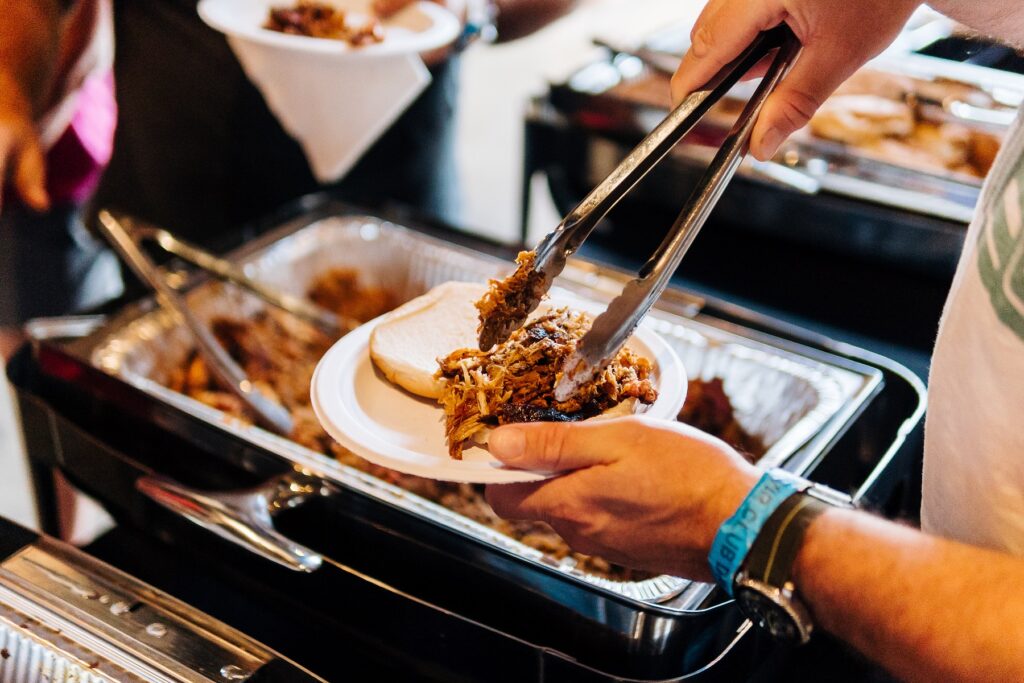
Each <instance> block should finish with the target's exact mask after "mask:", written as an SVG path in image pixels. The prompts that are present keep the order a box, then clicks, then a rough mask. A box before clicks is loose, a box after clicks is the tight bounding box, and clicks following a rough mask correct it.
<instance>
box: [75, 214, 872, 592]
mask: <svg viewBox="0 0 1024 683" xmlns="http://www.w3.org/2000/svg"><path fill="white" fill-rule="evenodd" d="M342 228H345V229H348V230H350V231H353V232H354V233H355V234H358V235H359V236H360V239H364V240H375V239H379V238H380V235H382V234H391V235H392V236H394V237H395V239H402V240H416V241H417V243H418V247H419V249H420V251H419V252H418V253H423V252H426V251H430V250H434V251H435V252H436V253H437V254H440V255H443V260H439V261H438V262H437V263H436V264H435V265H436V266H437V267H438V268H440V269H441V271H442V272H441V273H435V276H436V277H447V278H449V279H451V278H453V277H457V275H455V273H456V272H458V271H457V269H458V268H460V267H462V268H467V267H469V266H470V265H471V264H476V267H477V268H478V269H479V268H480V264H485V265H486V266H487V268H488V273H487V274H488V275H490V276H496V275H498V274H499V273H498V271H497V270H495V269H498V268H504V267H506V266H507V264H505V263H504V262H502V261H500V260H497V259H494V258H493V257H488V256H486V255H483V254H481V253H479V252H476V251H472V250H469V249H465V248H461V247H458V246H456V245H454V244H451V243H449V242H445V241H442V240H439V239H436V238H433V237H430V236H427V235H424V234H422V233H418V232H415V231H412V230H409V229H407V228H402V227H399V226H396V225H393V224H391V223H388V222H386V221H382V220H381V219H378V218H374V217H368V216H354V215H348V216H333V215H331V214H329V213H321V214H314V215H311V216H308V217H306V218H304V219H301V220H299V221H296V222H293V223H291V224H289V225H287V226H285V227H283V228H281V229H280V230H278V231H275V232H273V233H272V234H270V235H269V236H267V237H266V238H264V239H261V240H259V241H257V242H255V243H253V244H250V245H248V246H247V247H245V248H244V249H242V250H240V252H239V253H238V254H236V256H235V257H234V260H236V262H238V263H239V264H241V266H242V267H243V268H245V269H246V270H247V272H249V271H252V272H250V274H256V273H255V271H256V270H258V268H257V264H259V265H260V266H262V267H263V268H266V269H272V268H274V267H275V266H280V265H281V264H282V263H284V262H286V261H287V259H288V258H289V250H301V249H302V248H306V249H310V248H313V247H314V246H316V245H317V243H318V242H319V241H320V240H322V235H321V234H319V233H320V232H322V231H331V230H334V231H338V230H340V229H342ZM430 267H431V265H430V264H429V263H427V264H426V265H422V268H425V269H429V268H430ZM478 272H479V271H478ZM621 277H624V276H623V275H621V274H618V273H616V272H615V271H613V270H611V269H607V268H604V267H600V266H594V265H592V264H588V263H587V262H585V261H575V262H573V263H572V264H571V266H570V268H568V269H567V271H566V273H565V274H564V276H563V278H562V279H561V280H560V281H559V284H560V285H561V286H565V287H567V288H570V289H574V290H576V291H580V292H583V293H586V294H587V295H588V296H592V297H603V296H611V295H614V292H616V291H617V288H618V287H620V286H621V282H617V279H618V278H621ZM211 286H219V285H211ZM697 311H699V306H696V305H694V302H693V301H692V300H690V299H688V298H686V297H685V296H680V295H677V294H673V293H672V292H669V293H668V294H667V295H666V297H665V299H664V300H663V301H662V302H661V304H659V306H658V307H657V308H656V309H655V311H654V317H655V320H656V323H655V324H656V325H657V326H658V327H659V331H662V332H663V333H665V334H668V335H672V334H679V333H683V332H685V331H687V330H689V333H690V334H697V333H696V332H695V330H701V331H703V333H704V335H705V338H706V339H709V340H711V341H710V343H713V344H720V345H721V346H722V347H723V348H724V347H727V346H732V347H736V350H737V351H739V352H741V353H744V352H745V353H757V352H758V349H761V351H762V352H764V351H765V350H767V349H771V351H772V353H771V354H766V357H767V358H771V359H774V360H772V361H771V362H775V363H780V364H783V365H785V366H786V368H787V369H788V371H789V372H796V373H803V374H804V375H805V377H806V379H807V381H808V382H809V383H810V384H811V385H813V386H815V387H816V390H820V391H821V392H824V394H826V395H825V396H824V397H823V400H822V401H820V402H819V404H818V406H819V407H818V409H817V410H815V411H811V413H809V414H808V415H807V416H805V417H804V418H803V419H801V420H800V421H799V422H798V423H797V424H796V425H795V427H796V428H795V429H793V430H792V434H788V435H787V436H786V437H785V438H784V439H782V440H780V442H779V443H777V444H774V445H773V446H772V448H770V449H769V452H768V454H767V455H766V457H765V458H764V459H763V460H762V462H763V463H764V464H765V465H766V466H767V465H782V466H784V467H786V468H787V469H792V470H793V471H794V472H797V473H802V472H805V471H806V470H807V468H808V467H809V466H810V464H811V463H813V462H814V461H815V460H816V458H817V457H818V456H819V455H820V454H821V452H823V450H824V448H825V447H826V446H827V444H828V443H830V441H831V440H832V439H833V438H835V437H836V436H837V434H838V433H839V431H840V430H841V429H842V427H843V426H844V425H845V423H846V422H848V420H849V418H850V417H851V416H852V415H853V414H855V412H856V411H857V410H858V408H859V406H860V405H862V404H863V402H864V401H865V400H867V398H868V397H869V396H870V395H871V393H872V392H873V391H874V389H875V387H876V385H877V383H878V381H879V378H878V377H877V375H876V374H873V373H872V371H871V370H870V368H866V367H865V368H862V369H861V370H862V372H861V374H858V372H854V371H852V370H849V369H845V368H839V367H833V366H830V365H828V364H827V363H825V362H822V361H820V360H817V359H815V358H814V355H813V354H809V353H807V352H806V350H803V351H802V350H801V349H800V348H799V347H796V346H795V345H792V344H789V343H787V342H782V341H781V340H772V339H771V338H768V337H755V336H753V335H752V336H748V337H743V336H740V335H739V334H738V332H739V328H736V329H735V330H728V329H723V328H722V327H716V326H711V325H708V324H705V323H703V322H700V321H694V320H692V319H687V316H692V315H693V314H694V313H696V312H697ZM171 320H172V318H171V316H169V314H167V313H166V312H161V311H152V312H150V313H147V314H144V315H141V316H139V315H138V314H137V313H135V314H133V315H132V317H131V318H130V319H129V320H121V321H114V322H112V323H111V324H110V325H108V326H107V327H106V328H104V330H103V331H102V337H101V341H99V343H98V344H97V345H96V346H95V347H94V348H93V353H92V362H93V363H94V364H95V365H96V366H97V367H99V368H101V369H103V370H105V371H107V372H109V373H111V374H114V375H117V376H119V377H121V378H122V379H124V380H126V381H128V382H130V383H131V384H133V385H135V386H137V387H139V388H140V389H142V390H143V391H145V392H147V393H149V394H151V395H153V396H154V397H156V398H158V399H159V400H162V401H165V402H166V403H168V404H170V405H172V406H175V407H177V408H179V409H180V410H182V411H184V412H186V413H188V414H191V415H193V416H195V417H198V418H199V419H202V420H204V421H205V422H208V423H211V424H213V425H216V426H217V427H218V428H220V429H223V430H226V431H228V432H231V433H232V434H235V435H237V436H239V437H241V438H243V439H245V440H246V441H248V442H250V443H253V444H255V445H258V446H260V447H263V448H265V449H267V450H269V451H271V452H273V453H276V454H278V455H279V456H281V457H282V458H284V459H285V460H287V461H289V462H291V463H292V464H293V465H294V466H295V467H296V468H298V469H299V470H301V471H302V472H303V473H305V474H307V475H311V476H313V477H317V478H320V479H323V480H325V481H328V482H334V483H337V484H340V485H342V486H345V487H348V488H351V489H355V490H357V491H360V492H362V493H364V494H367V495H369V496H371V497H373V498H375V499H377V500H380V501H383V502H385V503H387V504H389V505H392V506H394V507H397V508H399V509H402V510H405V511H407V512H410V513H412V514H415V515H416V516H418V517H421V518H424V519H426V520H428V521H431V522H433V523H436V524H440V525H442V526H444V527H446V528H448V529H449V530H452V531H454V532H456V533H459V534H461V535H463V536H467V537H469V538H471V539H473V540H475V541H478V542H483V543H485V544H487V545H490V546H493V547H496V548H498V549H500V550H502V551H505V552H507V553H510V554H512V555H514V556H516V557H519V558H521V559H523V560H526V561H528V562H532V563H535V564H537V565H540V566H542V567H546V568H548V569H549V570H553V571H556V572H558V573H560V574H562V575H564V576H567V577H569V578H572V579H575V580H578V581H581V582H583V583H585V584H587V585H590V586H593V587H596V588H599V589H603V590H606V591H608V592H610V593H612V594H615V595H618V596H621V597H624V598H627V599H630V600H634V601H638V602H641V603H645V604H662V605H664V606H667V607H670V608H672V609H678V610H689V609H696V608H698V607H699V606H700V605H701V603H703V602H704V600H705V599H706V598H707V596H708V595H709V593H710V591H711V587H710V586H708V585H706V584H697V583H693V582H690V581H687V580H683V579H679V578H676V577H669V576H660V577H655V578H653V579H648V580H645V581H638V582H616V581H611V580H609V579H605V578H602V577H599V576H595V575H592V574H588V573H585V572H583V571H581V570H579V569H578V568H576V567H575V566H573V565H572V564H571V563H567V562H560V561H558V560H555V559H554V558H552V557H550V556H547V555H545V554H544V553H542V552H541V551H539V550H536V549H533V548H531V547H529V546H526V545H524V544H522V543H520V542H518V541H516V540H514V539H512V538H511V537H509V536H506V535H504V534H502V533H499V532H497V531H495V530H493V529H491V528H489V527H486V526H484V525H482V524H479V523H477V522H474V521H472V520H470V519H469V518H467V517H464V516H463V515H461V514H459V513H456V512H453V511H452V510H449V509H447V508H445V507H443V506H441V505H439V504H436V503H433V502H430V501H428V500H426V499H424V498H421V497H419V496H417V495H415V494H413V493H410V492H408V491H406V490H404V489H402V488H400V487H398V486H394V485H391V484H388V483H386V482H383V481H381V480H379V479H377V478H375V477H373V476H371V475H368V474H366V473H363V472H360V471H358V470H356V469H353V468H350V467H347V466H345V465H342V464H341V463H340V462H338V461H336V460H334V459H332V458H330V457H328V456H326V455H323V454H321V453H318V452H315V451H313V450H310V449H308V448H305V447H303V446H301V445H299V444H297V443H295V442H293V441H290V440H287V439H284V438H281V437H278V436H275V435H273V434H271V433H269V432H267V431H265V430H263V429H259V428H257V427H253V426H249V425H246V424H243V423H241V422H240V421H237V420H232V419H230V418H226V417H225V415H224V414H223V413H221V412H220V411H218V410H216V409H214V408H211V407H209V406H206V405H204V404H201V403H199V402H198V401H196V400H194V399H192V398H189V397H187V396H184V395H182V394H178V393H176V392H173V391H171V390H169V389H167V388H166V387H164V386H162V385H161V384H159V383H158V382H156V381H154V380H152V379H149V378H147V377H144V376H141V375H140V374H137V373H132V372H130V371H126V370H125V367H124V360H125V355H126V354H127V353H129V351H130V344H128V343H127V342H126V340H127V339H133V340H135V341H140V340H152V339H154V338H155V337H159V335H161V334H163V333H165V332H166V331H167V330H168V325H169V323H170V322H171ZM837 378H842V379H843V381H844V382H845V384H844V383H843V382H840V381H839V379H837ZM837 383H838V386H837ZM795 455H798V456H799V457H794V456H795Z"/></svg>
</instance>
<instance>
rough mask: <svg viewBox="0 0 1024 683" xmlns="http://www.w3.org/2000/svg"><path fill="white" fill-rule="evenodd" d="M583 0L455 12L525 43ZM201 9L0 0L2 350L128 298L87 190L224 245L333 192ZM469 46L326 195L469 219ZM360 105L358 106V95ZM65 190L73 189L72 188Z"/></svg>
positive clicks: (436, 60) (439, 67)
mask: <svg viewBox="0 0 1024 683" xmlns="http://www.w3.org/2000/svg"><path fill="white" fill-rule="evenodd" d="M576 2H577V0H497V2H494V3H487V0H444V1H443V2H442V4H445V5H446V6H447V7H448V8H449V9H451V10H452V11H453V12H454V13H456V14H457V15H458V16H461V17H466V16H467V14H468V9H469V8H468V7H467V4H468V3H486V4H487V9H488V13H490V14H492V15H493V16H494V17H495V18H496V25H497V32H498V36H499V39H500V40H513V39H516V38H519V37H522V36H526V35H528V34H530V33H532V32H534V31H536V30H537V29H539V28H541V27H543V26H545V25H546V24H548V23H550V22H551V21H553V20H555V19H557V18H559V17H560V16H562V15H563V14H565V13H567V12H568V11H570V10H571V9H572V7H573V6H574V5H575V4H576ZM197 4H198V2H197V0H63V1H61V0H0V16H3V17H4V19H3V23H2V25H0V180H6V181H7V192H6V194H5V202H4V204H3V205H2V206H0V212H2V213H0V244H2V245H3V248H2V249H0V355H3V356H4V357H6V356H8V355H9V354H10V352H11V351H12V350H13V349H14V347H15V345H16V344H17V343H18V339H19V336H18V334H17V333H16V332H15V331H14V330H13V329H12V326H14V325H17V324H20V323H21V322H23V321H24V320H26V319H27V318H29V317H33V316H38V315H52V314H61V313H65V312H67V311H69V310H74V309H76V308H80V307H81V306H82V305H87V304H89V303H94V302H95V301H97V300H102V298H104V297H105V296H109V295H110V293H111V292H115V293H116V292H117V291H118V287H119V282H118V278H117V273H116V270H117V269H116V267H115V266H114V264H112V263H111V260H110V259H111V256H110V254H109V252H104V250H103V249H102V248H101V247H100V245H98V244H97V243H96V242H95V241H94V240H93V238H91V237H90V236H89V235H88V233H87V231H85V230H84V229H83V226H82V220H81V218H80V216H81V212H79V211H78V208H79V206H80V205H81V203H82V202H83V201H84V200H85V199H86V198H87V197H89V196H90V195H91V201H90V206H91V207H94V208H99V207H110V208H116V209H118V210H121V211H125V212H127V213H129V214H132V215H134V216H136V217H138V218H140V219H143V220H146V221H150V222H152V223H154V224H156V225H159V226H161V227H165V228H168V229H170V230H172V231H175V232H177V233H178V234H180V235H182V236H183V237H186V238H188V239H191V240H193V241H196V242H198V243H200V244H206V245H213V246H216V245H217V244H218V241H219V239H218V238H223V236H224V234H225V231H226V230H228V229H231V228H237V227H238V226H241V225H244V224H245V223H247V222H249V221H252V220H254V219H256V218H258V217H260V216H264V215H266V214H267V213H268V212H270V211H272V210H274V209H276V208H278V207H280V206H281V205H282V204H285V203H287V202H288V201H290V200H292V199H295V198H297V197H300V196H302V195H304V194H307V193H309V192H313V191H316V190H318V189H323V188H322V187H321V186H320V185H319V184H318V183H317V181H316V180H315V179H314V177H313V174H312V172H311V171H310V168H309V165H308V163H307V161H306V158H305V155H304V154H303V152H302V150H301V148H300V146H299V144H298V143H297V142H296V141H295V140H293V139H292V138H291V137H289V136H288V134H287V133H285V132H284V130H283V129H282V128H281V125H280V124H279V123H278V121H277V120H276V119H275V118H274V116H273V114H272V113H271V112H270V110H269V109H268V108H267V105H266V104H265V102H264V101H263V98H262V96H261V95H260V93H259V91H258V90H257V89H256V87H255V86H254V85H253V84H252V83H250V82H249V80H248V79H247V78H246V76H245V74H244V73H243V71H242V67H241V65H240V64H239V63H238V61H237V60H236V58H235V56H234V54H233V53H232V51H231V49H230V47H229V46H228V44H227V41H226V40H225V38H224V36H222V35H221V34H220V33H217V32H216V31H214V30H213V29H211V28H209V27H207V26H206V25H205V24H204V23H203V22H202V21H201V20H200V18H199V15H198V13H197V11H196V6H197ZM277 4H279V5H282V6H288V5H291V4H294V2H293V0H280V2H279V3H277ZM477 14H479V12H477ZM111 34H112V37H111ZM111 45H112V46H113V48H114V51H113V61H112V67H113V68H112V78H111V70H110V65H111V60H110V47H111ZM459 47H460V46H458V45H455V46H452V47H451V48H448V49H442V50H439V51H437V52H435V53H431V54H430V55H425V56H424V60H425V62H426V63H427V66H428V67H429V68H430V71H431V74H432V76H433V81H432V83H431V85H430V86H429V87H428V88H427V90H426V91H425V92H424V93H423V94H422V95H421V96H420V97H419V99H418V100H417V101H416V102H414V103H413V105H412V106H411V107H410V108H409V109H408V110H407V111H406V113H405V114H404V115H403V116H402V117H401V118H400V119H399V120H398V121H397V122H396V123H395V125H393V126H392V127H391V129H390V130H389V131H388V132H387V133H386V134H385V135H384V136H383V137H382V138H381V139H380V140H379V141H378V142H377V143H376V144H375V145H374V146H373V147H372V148H371V149H370V150H369V151H368V152H367V153H366V155H365V156H364V157H363V158H362V159H361V161H360V162H359V163H358V164H357V165H356V167H355V168H354V169H353V170H352V171H350V172H349V173H348V174H347V175H346V176H345V177H344V178H343V179H342V180H341V181H340V182H338V183H336V184H334V185H332V186H331V187H330V188H329V189H330V190H332V191H333V192H335V193H336V194H337V195H338V196H340V197H341V198H343V199H348V200H351V201H353V202H355V203H359V204H364V205H369V206H373V205H377V204H381V203H384V202H398V203H401V204H404V205H406V206H409V207H412V208H413V209H415V210H417V211H419V212H421V213H423V214H426V215H431V216H434V217H437V218H441V219H446V220H453V219H455V218H456V211H457V201H458V200H457V182H456V175H455V157H454V146H455V145H454V143H455V140H454V134H455V128H454V117H455V106H456V96H457V85H458V50H459ZM111 84H114V93H113V94H114V95H116V109H115V105H114V100H113V99H111V97H112V95H111V90H110V87H111ZM352 102H353V104H352V106H354V107H356V106H358V104H359V93H358V92H353V93H352ZM115 111H116V114H115ZM54 112H59V114H55V113H54ZM115 115H116V123H117V125H116V132H115V131H114V125H113V124H114V119H115ZM344 115H345V113H344V112H343V111H342V112H338V116H344ZM72 121H73V122H74V124H73V125H69V124H71V122H72ZM68 131H70V133H69V134H70V135H74V136H78V137H79V140H78V142H77V143H76V144H77V146H78V147H84V148H85V152H84V154H82V153H81V150H74V151H72V153H70V154H69V153H68V150H67V149H64V148H63V147H62V146H61V145H62V142H63V140H62V141H61V142H57V140H58V139H60V138H61V136H62V135H64V134H65V133H66V132H68ZM111 135H112V136H113V145H112V150H111V142H110V140H111ZM82 138H84V141H83V139H82ZM74 146H75V145H71V147H74ZM76 164H77V165H81V166H83V169H81V170H80V173H82V174H83V175H84V176H85V177H84V178H79V179H78V181H77V182H76V181H74V179H73V178H70V179H69V178H67V177H66V176H68V175H72V176H73V175H75V173H74V172H75V169H76V168H77V166H76ZM101 168H105V171H104V173H103V175H102V179H99V178H98V173H97V171H98V170H99V169H101ZM98 179H99V184H98V187H97V183H96V181H97V180H98ZM58 181H59V182H58ZM69 184H70V186H71V187H72V188H73V191H70V192H69V191H66V189H64V190H62V189H61V188H62V187H63V188H67V187H68V186H69ZM55 185H56V186H55ZM89 213H91V212H86V222H88V219H89ZM3 328H7V329H6V331H4V330H3Z"/></svg>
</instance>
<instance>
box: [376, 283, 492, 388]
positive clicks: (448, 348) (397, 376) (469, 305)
mask: <svg viewBox="0 0 1024 683" xmlns="http://www.w3.org/2000/svg"><path fill="white" fill-rule="evenodd" d="M486 291H487V285H486V284H482V283H474V282H446V283H444V284H443V285H438V286H437V287H434V288H433V289H432V290H430V291H429V292H427V293H426V294H424V295H423V296H420V297H417V298H416V299H413V300H412V301H410V302H408V303H406V304H404V305H402V306H400V307H398V308H396V309H395V310H394V311H392V312H391V313H389V314H388V315H387V316H385V318H384V320H382V321H381V322H380V323H379V324H378V325H377V327H376V328H374V330H373V333H372V334H371V335H370V357H371V358H372V359H373V362H374V364H376V366H377V367H378V368H379V369H380V371H381V372H383V373H384V376H385V377H387V378H388V380H390V381H391V382H394V383H395V384H397V385H398V386H400V387H402V388H403V389H405V390H406V391H408V392H411V393H413V394H416V395H417V396H422V397H424V398H433V399H438V398H440V397H441V394H442V392H443V391H444V381H443V380H438V379H435V378H434V373H436V372H437V370H438V363H437V361H438V359H439V358H442V357H444V356H447V355H448V354H449V353H451V352H452V351H455V350H457V349H464V348H472V347H475V346H476V345H477V332H476V330H477V324H478V320H479V312H478V311H477V309H476V305H475V304H476V302H477V301H479V300H480V298H481V297H483V295H484V292H486Z"/></svg>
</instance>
